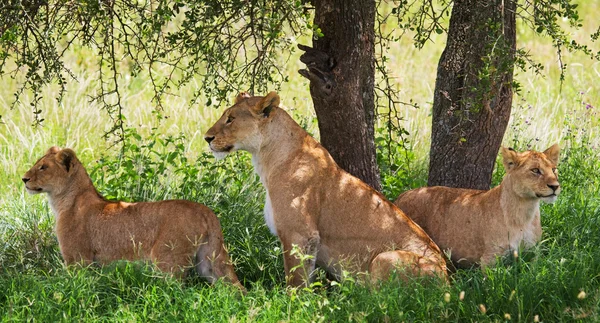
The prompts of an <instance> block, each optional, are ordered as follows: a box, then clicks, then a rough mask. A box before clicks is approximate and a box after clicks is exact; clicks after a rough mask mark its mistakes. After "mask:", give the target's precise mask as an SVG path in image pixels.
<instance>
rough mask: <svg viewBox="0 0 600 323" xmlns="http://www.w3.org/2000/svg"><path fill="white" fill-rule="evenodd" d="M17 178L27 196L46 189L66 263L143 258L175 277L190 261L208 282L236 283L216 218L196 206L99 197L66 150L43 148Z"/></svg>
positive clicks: (105, 262) (203, 207)
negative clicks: (22, 175)
mask: <svg viewBox="0 0 600 323" xmlns="http://www.w3.org/2000/svg"><path fill="white" fill-rule="evenodd" d="M23 182H24V183H25V187H26V188H27V191H28V192H29V193H30V194H38V193H48V200H49V202H50V206H51V208H52V210H53V212H54V214H55V216H56V234H57V236H58V243H59V246H60V252H61V254H62V256H63V259H64V261H65V263H66V264H67V265H70V264H74V263H79V262H82V263H83V264H86V265H87V264H90V263H92V262H97V263H100V264H107V263H110V262H112V261H115V260H120V259H123V260H146V261H148V260H149V261H152V262H154V263H155V264H156V265H157V266H158V268H159V269H161V270H163V271H167V272H171V273H172V274H173V275H175V276H176V277H182V276H184V275H185V272H186V269H187V268H190V267H191V265H192V264H193V265H194V266H195V269H196V271H197V272H198V274H199V275H200V276H202V277H203V278H205V279H207V280H208V281H209V282H211V283H214V282H215V281H216V280H217V279H219V278H223V279H224V280H225V281H227V282H229V283H232V284H234V285H235V286H237V287H239V288H241V289H243V287H242V285H241V284H240V282H239V280H238V278H237V276H236V274H235V272H234V270H233V266H232V264H231V261H230V260H229V255H228V254H227V251H226V250H225V248H224V246H223V234H222V232H221V225H220V224H219V220H218V219H217V217H216V216H215V214H214V213H213V212H212V211H211V210H210V209H209V208H208V207H206V206H204V205H202V204H199V203H194V202H190V201H185V200H170V201H160V202H140V203H126V202H119V201H117V202H111V201H107V200H106V199H104V198H103V197H102V196H101V195H100V194H99V193H98V191H97V190H96V188H95V187H94V185H93V184H92V181H91V179H90V177H89V175H88V173H87V172H86V170H85V168H84V167H83V165H82V164H81V162H80V161H79V160H78V159H77V156H76V155H75V152H74V151H73V150H71V149H68V148H67V149H60V148H58V147H52V148H50V149H49V150H48V152H47V153H46V155H44V156H43V157H42V158H40V160H38V161H37V162H36V163H35V165H34V166H33V167H32V168H31V169H30V170H29V171H28V172H27V173H25V176H24V177H23Z"/></svg>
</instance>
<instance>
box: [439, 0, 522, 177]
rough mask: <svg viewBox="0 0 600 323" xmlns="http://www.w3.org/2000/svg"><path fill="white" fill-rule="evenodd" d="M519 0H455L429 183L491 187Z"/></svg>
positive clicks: (507, 105) (507, 101)
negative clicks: (517, 0)
mask: <svg viewBox="0 0 600 323" xmlns="http://www.w3.org/2000/svg"><path fill="white" fill-rule="evenodd" d="M515 11H516V0H492V1H483V0H456V1H454V7H453V9H452V16H451V18H450V27H449V30H448V41H447V44H446V48H445V49H444V52H443V53H442V56H441V58H440V61H439V64H438V72H437V80H436V86H435V94H434V102H433V120H432V132H431V150H430V163H429V181H428V185H429V186H436V185H442V186H451V187H464V188H475V189H488V188H489V187H490V183H491V179H492V171H493V169H494V162H495V160H496V156H497V154H498V149H499V148H500V144H501V143H502V137H503V136H504V132H505V130H506V126H507V124H508V120H509V117H510V111H511V104H512V95H513V91H512V82H513V70H514V55H515V48H516V33H515Z"/></svg>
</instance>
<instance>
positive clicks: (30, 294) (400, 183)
mask: <svg viewBox="0 0 600 323" xmlns="http://www.w3.org/2000/svg"><path fill="white" fill-rule="evenodd" d="M598 10H600V1H589V2H586V4H585V7H584V8H583V9H582V18H583V19H584V21H585V22H593V21H595V20H593V16H594V13H595V12H598ZM584 26H585V28H584V29H585V30H584V31H583V32H577V34H575V36H576V37H578V39H582V37H584V36H583V35H586V34H589V33H590V31H592V30H593V29H594V28H596V27H597V26H593V25H592V24H591V23H588V24H585V25H584ZM586 28H587V29H586ZM518 37H519V43H520V45H522V46H526V47H527V48H531V51H532V55H533V56H534V58H536V59H537V60H538V61H540V62H542V63H543V65H544V66H545V71H544V73H545V74H544V75H543V76H540V75H533V74H530V73H522V72H521V73H519V74H518V75H517V78H518V79H519V81H520V82H521V83H522V84H523V91H522V93H521V95H519V96H516V97H515V100H514V107H513V114H512V118H511V124H510V125H509V129H508V131H507V133H506V135H505V138H504V142H505V144H506V145H511V146H514V147H516V148H518V149H526V148H529V147H531V148H535V149H538V150H542V149H545V148H547V147H548V146H550V145H551V144H552V143H554V142H560V145H561V147H563V152H562V153H561V163H560V165H559V171H560V180H561V184H562V186H563V192H562V194H561V196H560V197H559V198H558V201H557V202H556V203H555V204H554V205H543V206H542V226H543V229H544V234H543V237H542V241H541V242H540V243H539V244H538V245H537V246H536V247H535V248H534V249H533V250H528V251H522V252H521V254H519V255H518V257H517V258H516V259H515V258H512V257H508V258H507V259H504V262H503V263H502V264H499V265H498V266H496V267H493V268H489V269H488V270H487V271H486V272H485V273H483V272H481V271H478V270H471V271H460V272H459V273H458V274H456V275H455V276H454V277H453V281H452V284H451V285H442V284H438V283H436V282H424V281H420V280H415V281H414V282H410V283H408V284H399V283H397V282H389V283H385V284H383V285H382V286H381V287H380V289H379V290H373V289H370V288H368V287H365V286H363V285H361V284H357V283H356V282H354V281H353V280H352V279H351V278H348V279H347V280H344V281H341V282H332V281H329V280H327V278H326V277H325V275H324V274H323V273H321V274H320V278H319V279H318V280H317V282H316V283H315V284H314V285H313V286H311V288H309V290H308V291H307V290H302V289H300V290H296V289H288V288H285V286H284V277H283V262H282V257H281V249H280V245H279V242H278V240H277V238H276V237H274V236H272V235H271V234H270V233H269V231H268V229H267V228H266V226H265V225H264V220H263V216H262V207H263V203H264V190H263V189H262V187H261V185H260V181H259V180H258V177H257V176H256V175H254V174H253V170H252V165H251V163H250V159H249V155H248V154H246V153H236V154H234V155H233V156H231V157H229V158H227V159H225V160H223V161H219V162H216V161H215V160H214V158H213V157H212V156H210V155H209V154H206V153H205V150H206V146H205V144H204V141H203V140H202V134H203V133H204V132H205V131H206V128H207V127H208V126H209V125H210V124H212V123H213V122H214V121H215V120H216V118H217V117H218V116H219V114H220V112H221V111H219V110H212V109H206V108H203V107H198V106H195V107H192V108H189V107H188V106H187V99H186V98H187V97H188V96H189V93H186V92H185V91H186V90H182V92H181V93H179V94H180V96H177V97H169V98H168V99H167V104H166V106H168V107H169V109H168V110H167V111H165V112H164V114H165V115H166V116H168V117H169V118H167V119H164V120H163V121H161V122H160V123H158V122H157V121H156V119H155V118H154V116H153V114H152V108H151V107H150V106H149V105H148V102H149V100H150V94H149V92H148V90H147V89H146V88H144V86H143V84H144V81H145V79H144V76H143V75H141V76H139V77H138V78H129V79H128V80H127V78H126V77H125V76H124V78H123V81H124V82H125V83H124V84H125V85H126V87H127V88H128V91H127V92H126V94H125V104H126V106H127V107H128V109H127V110H126V117H127V120H128V126H129V127H130V129H131V130H130V132H129V134H128V136H129V137H128V138H129V141H128V143H129V145H127V146H126V147H125V149H124V151H123V154H122V155H121V156H120V155H119V154H120V152H119V151H118V149H114V148H113V149H110V148H109V147H110V145H111V143H110V142H104V141H102V139H101V136H102V133H103V131H104V130H106V129H107V128H108V127H109V121H110V120H109V118H108V117H107V116H106V115H105V114H104V113H103V112H101V111H99V109H98V107H97V106H94V105H93V104H90V103H89V102H88V99H87V95H89V94H90V93H93V91H94V89H93V87H92V84H93V82H94V80H95V76H94V74H93V73H91V72H87V71H86V70H88V69H89V68H88V67H89V65H88V64H90V62H89V61H88V60H86V59H87V58H86V57H88V56H89V53H82V52H77V51H75V52H72V53H71V54H70V55H72V57H73V62H74V63H73V64H74V66H73V68H74V70H75V71H76V72H77V73H78V75H79V78H78V82H77V83H71V84H70V85H69V88H68V91H69V93H68V95H67V96H66V97H65V99H64V101H63V102H62V103H58V102H56V101H55V100H54V99H53V94H54V93H55V91H56V89H53V88H51V87H50V88H47V89H45V90H44V98H43V105H42V106H43V110H44V117H45V118H46V122H45V123H44V126H43V127H42V128H32V127H30V124H31V122H32V119H31V118H32V116H31V114H30V111H29V110H28V108H27V106H26V104H27V101H26V100H25V101H24V102H23V105H22V106H19V107H18V108H17V109H14V110H9V109H8V103H9V102H8V98H11V93H12V92H11V91H12V90H13V89H14V86H15V83H14V81H13V80H3V82H4V85H5V86H4V87H3V88H2V89H0V114H1V115H2V116H3V118H2V120H3V121H4V122H5V123H4V124H0V167H1V168H2V170H3V171H2V172H1V173H0V192H2V193H0V241H1V243H0V290H1V292H0V317H1V319H2V321H18V322H21V321H25V320H27V321H33V320H37V321H44V322H54V321H110V322H113V321H144V320H146V321H201V322H208V321H210V322H213V321H268V322H272V321H292V322H296V321H326V322H329V321H342V322H346V321H383V322H386V321H389V322H401V321H422V322H431V321H440V322H441V321H444V322H445V321H456V322H464V321H524V322H533V321H535V319H536V317H537V319H538V320H539V321H544V322H558V321H600V317H599V315H600V313H599V308H600V306H599V305H600V304H599V302H600V248H598V246H599V245H600V223H599V222H600V198H599V196H600V153H599V148H600V135H599V134H598V129H600V127H599V126H600V115H599V114H598V109H599V108H600V100H599V93H600V91H599V89H598V84H597V81H596V80H597V79H598V77H599V76H600V72H599V71H600V64H599V63H598V62H593V61H590V60H588V59H586V58H584V57H581V56H580V55H571V54H566V57H565V58H564V60H565V61H567V62H568V63H569V69H567V74H566V79H565V81H564V83H563V85H562V91H561V90H560V83H559V82H558V73H559V70H558V68H557V58H556V54H555V52H554V51H553V50H552V49H551V47H550V44H549V43H548V41H547V40H544V39H540V38H539V37H536V36H534V35H532V34H531V32H528V31H525V29H523V28H521V29H520V30H519V35H518ZM434 40H435V43H433V44H429V45H427V46H426V47H425V48H424V49H422V50H416V49H414V48H412V47H411V46H410V41H409V40H403V41H402V42H401V43H399V44H397V45H395V46H394V47H393V48H392V49H391V52H390V57H391V62H392V65H391V66H390V68H391V70H392V71H393V75H394V76H396V77H398V78H397V79H396V80H397V86H398V88H399V89H401V91H402V94H403V96H404V97H406V98H407V100H406V101H408V99H409V98H412V99H414V100H415V101H416V102H418V103H419V104H420V106H421V107H422V108H421V109H412V108H406V109H403V110H402V111H401V115H402V117H403V118H404V120H403V121H402V125H403V126H405V127H406V128H407V130H408V131H409V132H410V136H409V137H408V140H409V143H408V146H407V147H408V149H404V148H403V147H402V146H397V145H391V146H390V147H388V146H386V145H384V143H386V140H389V139H387V138H386V137H385V135H384V134H383V133H379V137H380V139H379V140H380V147H379V148H380V149H379V154H380V158H379V162H380V164H381V166H382V172H383V186H384V193H385V194H386V196H388V197H389V198H391V199H393V198H395V197H396V196H397V195H398V194H399V193H400V192H401V191H404V190H406V189H408V188H412V187H417V186H420V185H423V184H424V182H425V180H426V169H425V165H426V163H425V158H426V155H427V152H428V140H429V139H428V136H429V131H430V130H429V129H430V126H431V119H430V117H429V116H428V114H429V107H430V104H431V98H432V97H433V93H432V92H433V86H434V80H435V70H436V62H437V59H438V57H439V54H440V53H441V50H442V48H443V47H442V45H443V38H441V37H438V38H436V39H434ZM304 43H308V41H304ZM300 67H301V64H300V63H298V62H297V60H294V59H292V60H291V61H290V63H289V66H288V67H287V68H288V70H289V71H290V72H289V73H290V76H291V77H290V82H289V83H286V84H283V86H282V90H281V91H280V92H281V93H280V94H281V97H282V98H283V100H284V103H285V105H286V106H288V107H290V108H288V110H292V112H293V114H294V116H295V118H296V120H298V121H300V122H301V123H302V124H303V125H305V126H306V127H307V128H308V129H309V130H310V131H311V132H313V133H314V132H316V125H315V121H314V114H313V112H312V104H311V100H310V96H309V94H308V84H307V83H306V81H305V80H303V79H302V78H301V77H300V76H299V75H297V73H296V72H295V71H296V70H297V69H298V68H300ZM188 90H189V89H188ZM582 92H583V93H582ZM588 105H590V106H588ZM292 108H293V109H292ZM51 145H59V146H63V147H65V146H66V147H72V148H74V149H75V150H76V151H77V152H78V155H79V156H80V158H81V159H82V161H83V162H84V164H86V166H87V168H88V170H89V171H90V173H91V176H92V179H93V181H94V183H95V184H96V185H97V186H98V188H99V190H100V191H101V192H102V193H103V194H104V195H106V196H107V197H111V198H119V199H125V200H157V199H167V198H185V199H190V200H194V201H198V202H201V203H204V204H206V205H207V206H209V207H210V208H212V209H213V210H214V211H215V212H216V213H217V214H218V216H219V218H220V221H221V224H222V226H223V230H224V235H225V241H226V244H227V246H228V249H229V251H230V253H231V256H232V258H233V260H234V262H235V267H236V271H237V273H238V275H239V277H240V279H241V280H242V282H243V283H244V285H245V286H246V287H247V288H248V290H249V292H248V294H247V295H245V296H242V295H239V294H238V293H237V292H236V291H235V290H234V289H232V288H231V287H230V286H227V285H218V286H215V287H210V286H208V285H207V284H205V283H204V282H201V281H197V280H194V279H192V280H188V281H185V282H179V281H176V280H173V279H171V278H169V277H165V276H164V275H161V274H160V273H158V272H156V271H154V270H153V269H152V268H151V267H149V266H145V265H143V264H137V263H135V264H130V263H117V264H114V265H111V266H107V267H104V268H97V267H91V268H86V269H79V270H73V269H66V268H64V267H63V265H62V260H61V257H60V253H59V250H58V244H57V241H56V238H55V236H54V234H53V225H54V217H53V215H52V214H51V211H50V210H49V207H48V204H47V201H46V198H45V197H43V196H35V197H34V196H28V195H27V194H26V193H25V192H24V189H23V185H22V183H21V182H20V177H21V176H22V174H24V172H25V171H26V170H27V169H28V168H29V167H30V166H31V165H32V164H33V163H34V161H35V160H37V158H38V157H40V156H41V155H42V154H43V152H44V151H45V150H46V149H47V148H48V147H50V146H51ZM388 153H390V155H388ZM388 156H391V159H390V158H387V157H388ZM502 174H503V170H502V169H501V167H500V168H499V169H498V170H497V171H496V173H495V175H494V182H495V183H498V182H499V180H500V179H501V177H502ZM461 292H464V297H463V298H461V297H460V295H461Z"/></svg>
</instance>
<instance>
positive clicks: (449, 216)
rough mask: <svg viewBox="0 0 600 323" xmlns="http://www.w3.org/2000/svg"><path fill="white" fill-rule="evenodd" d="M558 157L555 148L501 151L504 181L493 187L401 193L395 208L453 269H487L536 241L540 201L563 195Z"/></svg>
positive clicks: (557, 149)
mask: <svg viewBox="0 0 600 323" xmlns="http://www.w3.org/2000/svg"><path fill="white" fill-rule="evenodd" d="M559 152H560V148H559V147H558V145H556V144H555V145H553V146H552V147H550V148H548V149H547V150H546V151H544V152H537V151H525V152H522V153H519V152H516V151H514V150H513V149H509V148H502V150H501V153H502V159H503V164H504V168H505V169H506V176H505V177H504V179H503V180H502V183H501V184H500V185H498V186H497V187H495V188H493V189H491V190H488V191H480V190H473V189H462V188H450V187H442V186H434V187H423V188H419V189H415V190H410V191H408V192H405V193H403V194H402V195H400V196H399V197H398V199H397V200H396V201H395V202H394V204H396V205H397V206H398V207H400V209H402V211H404V212H405V213H406V214H407V215H408V216H409V217H410V218H412V219H413V221H415V222H416V223H417V224H419V225H420V226H421V227H422V228H423V229H424V230H425V232H427V233H428V234H429V236H430V237H431V238H432V239H433V241H435V242H436V243H437V244H438V246H440V248H441V249H442V250H449V251H450V254H451V259H452V262H453V263H454V264H455V265H456V266H457V267H462V268H465V267H470V266H472V265H473V264H480V265H482V266H489V265H492V264H493V263H494V262H495V260H496V257H497V256H502V255H504V254H506V253H507V252H513V251H515V250H518V248H519V247H520V246H521V245H522V246H524V247H531V246H533V245H535V244H536V243H537V242H538V241H539V240H540V237H541V235H542V227H541V224H540V201H544V202H546V203H553V202H554V201H556V198H557V196H558V194H560V190H561V189H560V184H559V183H558V174H557V172H556V165H557V164H558V159H559V157H558V156H559Z"/></svg>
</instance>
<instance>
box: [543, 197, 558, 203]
mask: <svg viewBox="0 0 600 323" xmlns="http://www.w3.org/2000/svg"><path fill="white" fill-rule="evenodd" d="M557 198H558V196H557V195H551V196H546V197H543V198H542V201H544V202H546V203H548V204H552V203H554V202H556V199H557Z"/></svg>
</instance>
